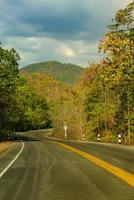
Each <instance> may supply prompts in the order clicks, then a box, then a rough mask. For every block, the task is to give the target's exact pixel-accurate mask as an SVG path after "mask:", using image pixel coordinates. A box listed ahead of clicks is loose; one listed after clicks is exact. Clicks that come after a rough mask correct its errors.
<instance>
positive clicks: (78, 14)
mask: <svg viewBox="0 0 134 200" xmlns="http://www.w3.org/2000/svg"><path fill="white" fill-rule="evenodd" d="M127 3H128V0H118V1H117V0H90V1H89V0H79V1H78V0H56V1H54V0H29V1H28V0H1V1H0V7H1V12H0V30H1V34H0V35H1V36H0V41H1V42H2V43H3V45H4V46H7V47H15V48H17V49H18V51H19V52H20V54H21V57H22V58H23V61H22V65H25V64H28V63H31V62H36V61H40V60H49V59H56V60H57V59H60V60H61V61H68V62H75V63H77V64H82V65H85V63H88V61H89V60H98V59H99V58H100V57H101V55H99V54H98V53H97V44H98V42H99V40H100V39H101V38H102V36H103V34H104V33H105V32H106V26H107V25H108V24H109V23H111V20H112V17H113V16H114V14H115V13H116V11H117V10H118V9H120V8H123V7H124V6H125V5H126V4H127Z"/></svg>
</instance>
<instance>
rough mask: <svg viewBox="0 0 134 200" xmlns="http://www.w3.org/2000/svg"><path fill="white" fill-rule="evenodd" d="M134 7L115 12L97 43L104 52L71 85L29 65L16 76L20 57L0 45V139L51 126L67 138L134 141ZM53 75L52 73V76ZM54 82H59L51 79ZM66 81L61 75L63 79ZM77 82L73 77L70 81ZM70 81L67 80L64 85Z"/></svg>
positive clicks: (58, 133)
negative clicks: (102, 55)
mask: <svg viewBox="0 0 134 200" xmlns="http://www.w3.org/2000/svg"><path fill="white" fill-rule="evenodd" d="M133 12H134V3H130V4H128V6H127V7H126V8H125V9H123V10H119V11H118V12H117V13H116V15H115V17H114V19H113V21H112V24H111V25H109V26H108V31H107V33H106V34H105V35H104V37H103V39H102V40H101V41H100V43H99V45H98V50H99V51H100V52H103V53H104V58H103V59H102V60H101V61H100V62H99V63H90V64H89V67H88V68H87V69H86V70H85V72H84V74H82V75H81V79H80V80H79V81H76V83H75V84H72V85H70V84H67V83H68V81H65V82H66V83H64V82H61V81H59V79H58V78H54V77H52V76H50V74H48V73H47V74H46V73H42V70H41V71H39V70H35V66H32V65H31V66H30V67H29V70H30V71H32V73H29V70H27V71H26V70H21V72H19V66H18V61H19V59H20V58H19V55H18V53H17V52H16V51H15V50H14V49H11V50H7V49H3V48H2V46H1V47H0V137H1V138H4V137H6V135H7V134H8V133H12V132H14V131H26V130H33V129H43V128H50V127H53V136H54V137H59V138H64V129H63V127H64V125H65V124H66V125H67V126H68V130H67V139H76V140H82V138H83V137H84V138H85V139H86V140H90V141H96V140H97V135H98V134H100V138H101V141H104V142H117V138H118V134H121V135H122V141H123V142H124V143H126V144H129V143H130V142H131V143H133V142H134V59H133V58H134V26H133V24H134V18H133ZM54 73H55V72H54ZM55 79H58V80H55ZM64 79H66V77H64ZM75 80H77V79H75ZM69 83H70V81H69Z"/></svg>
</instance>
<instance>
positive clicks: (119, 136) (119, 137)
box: [118, 134, 121, 144]
mask: <svg viewBox="0 0 134 200" xmlns="http://www.w3.org/2000/svg"><path fill="white" fill-rule="evenodd" d="M118 143H119V144H121V134H119V135H118Z"/></svg>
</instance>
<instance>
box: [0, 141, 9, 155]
mask: <svg viewBox="0 0 134 200" xmlns="http://www.w3.org/2000/svg"><path fill="white" fill-rule="evenodd" d="M10 145H11V142H9V141H8V142H0V153H2V152H3V151H5V150H7V149H8V148H9V146H10Z"/></svg>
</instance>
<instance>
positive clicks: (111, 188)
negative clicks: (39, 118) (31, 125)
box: [0, 132, 134, 200]
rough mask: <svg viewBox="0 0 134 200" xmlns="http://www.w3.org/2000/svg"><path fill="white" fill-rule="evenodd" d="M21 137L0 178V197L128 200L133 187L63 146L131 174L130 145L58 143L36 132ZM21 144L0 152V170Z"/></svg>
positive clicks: (0, 199)
mask: <svg viewBox="0 0 134 200" xmlns="http://www.w3.org/2000/svg"><path fill="white" fill-rule="evenodd" d="M25 136H26V137H21V139H22V141H23V144H24V149H23V150H22V152H21V153H20V155H19V156H18V158H17V159H16V160H15V161H14V163H13V164H12V165H11V166H10V167H9V168H8V169H7V171H6V172H5V173H4V175H2V177H1V178H0V200H75V199H77V200H97V199H98V200H133V199H134V187H133V186H131V185H130V184H128V183H127V182H126V181H123V180H121V179H120V178H119V177H118V175H114V174H112V173H110V172H109V171H107V170H106V169H104V168H102V167H100V166H99V165H98V164H95V163H94V162H92V161H90V160H88V159H86V158H84V157H82V156H81V155H79V154H77V153H75V152H73V151H72V150H70V149H67V148H66V145H67V146H71V147H72V148H73V149H77V150H80V152H81V151H82V152H86V153H87V154H89V155H92V156H94V157H97V158H99V159H101V160H103V161H106V162H108V163H109V164H110V165H111V166H113V165H114V166H117V167H118V168H119V169H122V170H124V171H125V172H126V173H127V172H129V174H130V176H131V177H134V176H133V175H134V147H126V146H123V145H110V144H109V145H107V144H97V143H76V142H63V143H64V144H63V145H65V146H61V145H60V144H59V143H57V142H54V141H52V140H49V139H47V138H45V134H43V133H42V132H33V133H32V132H31V133H27V134H25ZM21 149H22V144H21V143H20V142H19V141H18V142H15V143H14V144H13V145H12V147H11V148H10V149H8V151H6V152H4V153H2V154H0V174H1V172H2V171H3V170H4V169H5V168H6V167H7V166H8V165H9V163H10V162H11V161H12V160H13V159H14V158H15V156H16V155H17V154H18V153H19V152H20V150H21ZM87 154H86V155H87ZM125 179H127V177H125ZM131 182H132V180H131Z"/></svg>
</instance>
